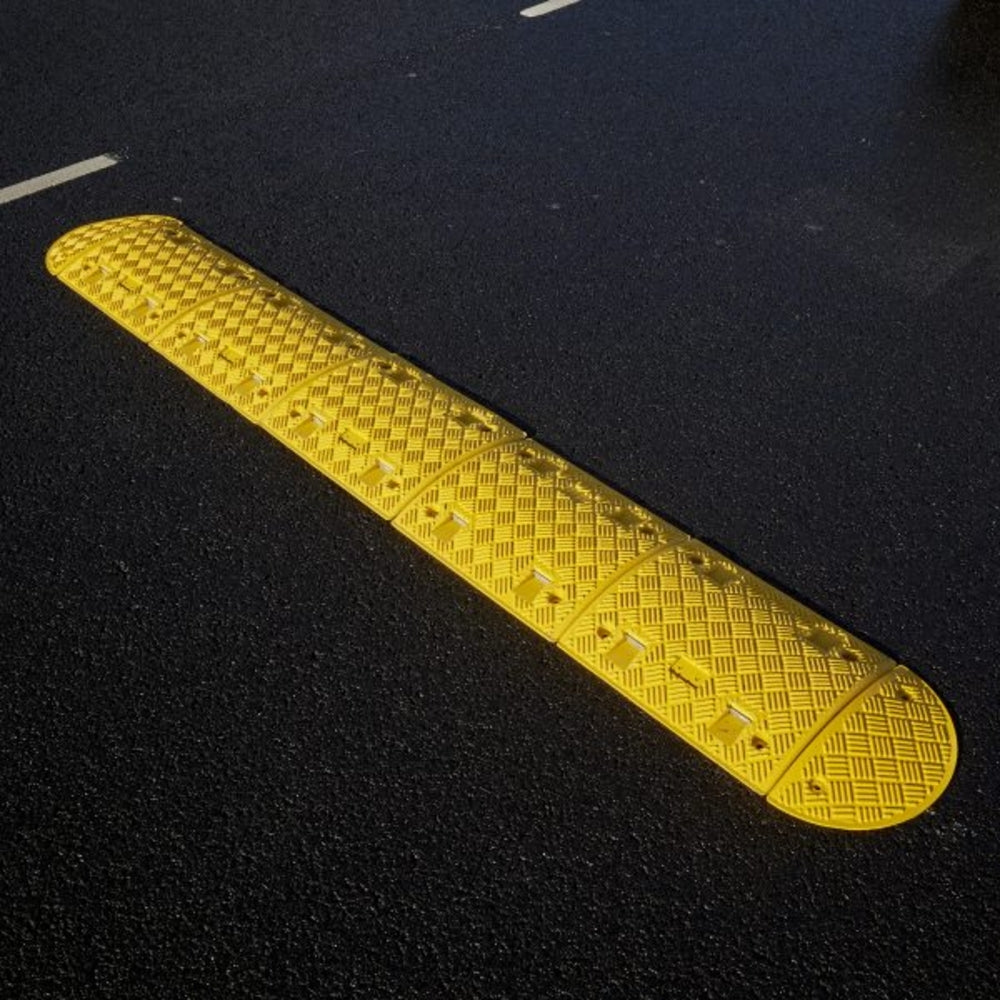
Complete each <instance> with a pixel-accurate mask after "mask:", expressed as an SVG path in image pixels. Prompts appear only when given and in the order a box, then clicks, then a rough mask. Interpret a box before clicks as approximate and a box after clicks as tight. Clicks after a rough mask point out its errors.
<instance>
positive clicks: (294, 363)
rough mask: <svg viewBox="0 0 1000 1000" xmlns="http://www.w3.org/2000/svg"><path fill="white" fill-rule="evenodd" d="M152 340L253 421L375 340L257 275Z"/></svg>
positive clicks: (182, 318) (202, 382)
mask: <svg viewBox="0 0 1000 1000" xmlns="http://www.w3.org/2000/svg"><path fill="white" fill-rule="evenodd" d="M150 345H151V346H152V347H153V349H154V350H157V351H159V352H160V353H161V354H163V355H165V356H166V357H167V358H169V359H170V360H171V361H172V362H173V363H174V364H175V365H177V366H178V367H180V368H183V369H184V371H186V372H187V373H188V374H189V375H190V376H191V377H192V378H194V379H197V380H198V381H199V382H200V383H201V384H202V385H203V386H205V388H206V389H209V390H210V391H211V392H214V393H215V394H216V395H217V396H220V397H221V398H222V399H224V400H225V401H226V402H227V403H229V404H230V405H231V406H234V407H235V408H236V409H237V410H239V411H240V413H242V414H243V415H244V416H245V417H247V418H248V419H250V420H254V421H256V420H258V419H259V418H260V417H262V416H263V415H264V413H265V411H266V410H267V409H268V408H270V407H272V406H274V405H275V402H276V401H279V400H280V399H281V398H282V397H283V396H284V395H285V394H286V393H287V392H288V391H290V390H291V389H293V388H295V387H296V386H297V385H300V384H301V383H303V382H305V381H307V380H308V379H311V378H313V377H314V376H316V375H318V374H320V373H322V372H324V371H326V370H327V369H329V368H331V367H333V366H334V365H337V364H340V363H342V362H344V361H349V360H351V359H354V358H359V357H362V356H363V355H364V354H366V353H367V352H368V351H370V350H371V347H372V345H371V344H370V343H369V342H368V341H367V340H365V339H364V338H363V337H361V336H359V335H358V334H356V333H355V332H354V331H353V330H351V329H350V328H348V327H346V326H344V325H343V324H342V323H339V322H338V321H337V320H335V319H333V318H332V317H330V316H326V315H324V314H323V313H321V312H319V310H316V309H313V308H312V307H311V306H308V305H306V304H305V303H302V302H300V301H299V300H297V299H294V298H292V297H290V296H288V295H285V294H283V293H281V292H278V291H276V290H275V289H273V288H270V287H266V286H264V285H262V284H261V283H260V282H255V283H254V284H253V285H251V286H248V287H244V288H237V289H235V290H233V291H229V292H226V293H225V294H224V295H218V296H215V297H213V298H211V299H209V300H208V301H207V302H206V303H204V304H203V305H199V306H196V307H195V308H194V309H192V310H190V311H189V312H187V313H185V314H184V315H183V316H182V317H181V318H180V319H178V320H177V321H176V322H174V323H170V324H168V325H167V327H166V328H165V329H164V330H162V332H160V333H158V334H157V335H156V336H155V337H154V338H153V340H152V341H151V342H150Z"/></svg>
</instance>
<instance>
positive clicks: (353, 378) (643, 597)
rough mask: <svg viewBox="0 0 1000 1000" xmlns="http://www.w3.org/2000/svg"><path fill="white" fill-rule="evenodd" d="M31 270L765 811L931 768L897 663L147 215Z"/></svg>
mask: <svg viewBox="0 0 1000 1000" xmlns="http://www.w3.org/2000/svg"><path fill="white" fill-rule="evenodd" d="M46 264H47V266H48V268H49V270H50V271H51V272H52V273H53V274H55V275H57V276H58V277H59V279H60V280H61V281H63V282H65V283H66V284H67V285H68V286H69V287H70V288H72V289H73V290H74V291H76V292H78V293H79V294H80V295H82V296H83V297H84V298H86V299H87V300H88V301H90V302H92V303H93V304H94V305H96V306H97V307H98V309H100V310H102V311H103V312H104V313H106V314H107V315H108V316H110V317H111V318H112V319H114V320H115V321H116V322H117V323H119V324H120V325H121V326H123V327H125V329H127V330H129V331H130V332H132V333H133V334H135V335H136V336H137V337H139V338H140V339H141V340H143V341H146V342H148V343H149V344H150V345H151V346H152V347H153V349H154V350H156V351H158V352H159V353H160V354H162V355H163V356H164V357H166V358H168V359H169V360H170V361H172V362H173V363H174V364H175V365H177V366H178V367H179V368H181V369H182V370H184V371H185V372H187V373H188V374H189V375H190V376H191V377H192V378H194V379H196V380H197V381H198V382H200V383H201V384H202V385H204V386H205V387H206V388H207V389H209V390H210V391H211V392H213V393H214V394H215V395H217V396H218V397H220V398H221V399H223V400H225V401H226V402H227V403H229V404H230V405H231V406H233V407H234V408H235V409H236V410H237V411H238V412H240V413H241V414H242V415H243V416H245V417H246V418H247V419H249V420H251V421H253V422H254V423H257V424H259V425H260V426H262V427H264V428H265V429H266V430H267V431H268V432H270V433H271V434H272V435H274V436H275V437H276V438H277V439H278V440H280V441H282V442H283V443H284V444H286V445H287V446H288V447H289V448H291V449H293V450H294V451H295V452H297V453H298V454H299V455H301V456H302V457H303V458H305V459H306V460H307V461H308V462H310V463H311V464H312V465H314V466H315V467H316V468H317V469H319V470H320V471H321V472H322V473H323V474H324V475H326V476H328V477H329V478H330V479H332V480H333V481H334V482H336V483H338V484H339V485H341V486H342V487H344V488H345V489H346V490H348V491H349V492H350V493H352V494H353V495H354V496H356V497H357V498H358V499H360V500H361V501H362V502H364V503H365V504H367V505H368V506H369V507H371V508H372V509H373V510H375V511H376V512H377V513H379V514H380V515H381V516H382V517H384V518H387V519H389V520H390V521H391V522H392V523H393V524H394V525H395V526H396V527H397V528H399V530H400V531H401V532H402V533H403V534H404V535H406V536H407V537H409V538H410V539H411V540H413V541H414V542H416V544H418V545H419V546H421V547H422V548H423V549H425V550H426V551H428V552H429V553H431V554H432V555H433V556H434V557H435V558H436V559H438V560H439V561H440V562H443V563H444V564H445V565H446V566H448V567H450V568H451V569H452V570H454V571H455V572H456V573H458V574H460V575H461V576H462V577H463V578H465V579H466V580H468V581H469V582H470V583H472V584H473V585H474V586H475V587H477V588H478V589H479V590H481V591H482V592H483V593H484V594H487V595H488V596H489V597H491V598H492V599H493V600H495V601H496V602H498V603H499V604H500V605H501V606H503V607H504V608H506V609H507V610H508V611H509V612H510V613H511V614H513V615H514V616H516V617H517V618H518V619H520V620H521V621H522V622H524V623H525V624H527V625H529V626H531V627H532V628H533V629H535V630H536V631H537V632H539V633H540V634H541V635H543V636H545V637H546V638H547V639H548V640H550V641H553V642H558V644H559V646H560V648H562V649H563V650H565V651H566V652H567V653H568V654H569V655H570V656H572V657H573V658H574V659H576V660H577V661H578V662H579V663H581V664H583V665H584V666H586V667H587V668H588V669H589V670H591V671H592V672H593V673H594V674H596V675H597V676H599V677H600V678H602V679H603V680H604V681H606V682H607V683H608V684H611V685H612V686H613V687H614V688H616V689H617V690H618V691H620V692H621V693H622V694H624V695H625V696H626V697H628V698H630V699H631V700H632V701H633V702H635V703H636V704H637V705H639V706H640V707H641V708H643V709H644V710H645V711H646V712H648V713H650V714H651V715H652V716H653V717H654V718H656V719H657V720H658V721H659V722H661V723H662V724H663V725H664V726H666V727H667V728H668V729H670V730H671V731H672V732H674V733H676V734H677V735H678V736H680V737H681V738H682V739H684V740H686V741H687V742H688V743H690V744H691V745H692V746H694V747H696V748H697V749H699V750H700V751H701V752H702V753H704V754H705V755H706V756H708V757H709V758H711V759H712V760H714V761H715V762H716V763H717V764H719V765H720V766H721V767H723V768H724V769H725V770H727V771H728V772H729V773H731V774H733V775H734V776H735V777H737V778H738V779H739V780H740V781H742V782H743V783H744V784H746V785H748V786H749V787H750V788H752V789H754V790H755V791H756V792H758V793H761V794H764V795H767V798H768V801H769V802H771V803H772V804H773V805H775V806H777V807H778V808H779V809H782V810H784V811H785V812H787V813H790V814H791V815H793V816H795V817H797V818H799V819H802V820H805V821H807V822H810V823H816V824H819V825H822V826H831V827H838V828H841V829H848V830H867V829H876V828H879V827H883V826H888V825H891V824H894V823H899V822H902V821H903V820H906V819H910V818H911V817H913V816H915V815H917V814H918V813H920V812H921V811H922V810H924V809H925V808H926V807H927V806H928V805H929V804H930V803H931V802H933V801H934V800H935V799H936V798H937V796H938V795H940V794H941V792H942V791H943V789H944V788H945V787H946V785H947V783H948V781H949V780H950V778H951V775H952V772H953V771H954V768H955V761H956V756H957V737H956V734H955V728H954V725H953V724H952V721H951V719H950V717H949V715H948V712H947V710H946V709H945V707H944V706H943V704H942V703H941V701H940V699H939V698H938V697H937V695H935V693H934V692H933V691H932V690H931V689H930V688H929V687H928V686H927V685H926V684H925V683H924V682H923V681H921V680H920V679H919V678H917V677H916V676H915V675H914V674H912V673H911V672H910V671H908V670H907V669H906V668H905V667H900V666H897V665H895V664H894V663H893V661H892V660H890V659H889V658H888V657H886V656H885V655H884V654H882V653H879V652H878V651H877V650H875V649H873V648H872V647H871V646H869V645H867V644H865V643H863V642H861V641H860V640H858V639H857V638H855V637H854V636H851V635H850V634H849V633H847V632H845V631H844V630H843V629H841V628H839V627H837V626H836V625H833V624H832V623H830V622H828V621H826V620H825V619H823V618H822V617H821V616H819V615H817V614H816V613H815V612H813V611H811V610H809V609H808V608H806V607H804V606H803V605H801V604H799V603H798V602H796V601H794V600H792V599H791V598H789V597H787V596H786V595H784V594H782V593H781V592H780V591H778V590H776V589H775V588H774V587H772V586H770V585H769V584H766V583H764V582H763V581H761V580H760V579H758V578H756V577H755V576H753V575H752V574H751V573H749V572H747V571H746V570H745V569H743V568H742V567H740V566H738V565H737V564H736V563H734V562H732V560H730V559H728V558H727V557H725V556H723V555H721V554H720V553H718V552H715V551H714V550H712V549H710V548H709V547H707V546H705V545H703V544H702V543H700V542H697V541H695V540H694V539H691V538H688V537H687V536H686V535H685V534H684V533H683V532H682V531H680V530H679V529H677V528H675V527H674V526H673V525H670V524H668V523H667V522H665V521H663V520H662V519H661V518H658V517H656V516H655V515H653V514H651V513H650V512H649V511H647V510H645V509H644V508H643V507H641V506H639V505H638V504H636V503H634V502H633V501H631V500H629V499H627V498H626V497H624V496H622V495H621V494H619V493H617V492H615V491H614V490H612V489H611V488H610V487H608V486H606V485H604V484H603V483H600V482H598V481H597V480H596V479H594V478H593V477H592V476H590V475H588V474H587V473H585V472H583V471H582V470H581V469H578V468H576V467H575V466H573V465H572V464H570V463H569V462H567V461H566V460H565V459H563V458H561V457H560V456H558V455H556V454H555V453H554V452H552V451H550V450H549V449H547V448H545V447H543V446H542V445H539V444H538V443H537V442H535V441H530V440H528V439H527V438H526V437H525V434H524V432H523V431H521V430H519V429H518V428H517V427H515V426H513V425H512V424H510V423H509V422H508V421H505V420H503V419H502V418H501V417H499V416H497V415H496V414H495V413H493V412H492V411H490V410H488V409H486V408H485V407H483V406H481V405H479V404H478V403H475V402H474V401H472V400H470V399H468V398H466V397H465V396H463V395H462V394H461V393H459V392H457V391H456V390H454V389H452V388H450V387H449V386H446V385H444V384H442V383H441V382H439V381H438V380H436V379H434V378H432V377H431V376H430V375H428V374H427V373H426V372H423V371H421V370H420V369H419V368H417V367H416V366H414V365H413V364H411V363H410V362H408V361H406V360H405V359H403V358H401V357H399V356H397V355H395V354H392V353H391V352H389V351H387V350H385V349H384V348H382V347H380V346H378V345H376V344H374V343H373V342H372V341H370V340H368V339H366V338H365V337H363V336H362V335H361V334H359V333H358V332H356V331H354V330H352V329H350V328H349V327H347V326H345V325H344V324H343V323H341V322H340V321H339V320H336V319H334V318H333V317H331V316H328V315H326V314H325V313H323V312H321V311H320V310H318V309H316V308H315V307H314V306H312V305H310V304H309V303H307V302H305V301H303V300H302V299H300V298H298V297H297V296H295V295H293V294H292V293H291V292H289V291H287V290H286V289H284V288H282V287H281V286H280V285H277V284H276V283H275V282H274V281H272V280H271V279H270V278H268V277H266V276H264V275H262V274H260V273H259V272H257V271H255V270H253V269H252V268H250V267H249V266H247V265H246V264H244V263H243V262H242V261H240V260H238V259H237V258H235V257H233V256H232V255H231V254H229V253H227V252H226V251H224V250H221V249H220V248H219V247H216V246H215V245H213V244H212V243H210V242H208V241H207V240H205V239H204V238H203V237H201V236H199V235H197V234H196V233H194V232H192V231H191V230H190V229H188V228H187V227H185V226H184V225H183V223H181V222H179V221H177V220H176V219H172V218H169V217H165V216H153V215H149V216H134V217H130V218H123V219H110V220H107V221H105V222H98V223H94V224H93V225H88V226H83V227H81V228H79V229H75V230H73V231H72V232H70V233H67V234H66V235H65V236H63V237H62V238H60V239H59V240H57V241H56V243H55V244H54V245H53V246H52V247H51V248H50V250H49V252H48V254H47V256H46Z"/></svg>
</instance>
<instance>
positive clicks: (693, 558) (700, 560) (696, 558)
mask: <svg viewBox="0 0 1000 1000" xmlns="http://www.w3.org/2000/svg"><path fill="white" fill-rule="evenodd" d="M688 562H689V563H691V565H692V566H704V565H705V557H704V556H703V555H700V554H699V553H697V552H692V553H690V555H688Z"/></svg>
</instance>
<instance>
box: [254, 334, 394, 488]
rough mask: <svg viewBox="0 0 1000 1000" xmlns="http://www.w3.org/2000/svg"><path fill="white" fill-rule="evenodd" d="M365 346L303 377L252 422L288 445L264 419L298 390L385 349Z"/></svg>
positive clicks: (271, 414) (371, 344)
mask: <svg viewBox="0 0 1000 1000" xmlns="http://www.w3.org/2000/svg"><path fill="white" fill-rule="evenodd" d="M365 346H366V347H368V348H369V349H368V350H367V351H366V352H365V353H363V354H359V355H358V356H357V357H354V358H344V359H343V360H342V361H337V362H336V363H335V364H332V365H330V366H329V367H327V368H321V369H320V370H319V371H318V372H315V373H314V374H312V375H310V376H309V378H306V379H303V380H302V381H301V382H299V383H298V384H296V385H294V386H292V387H291V388H289V389H287V390H285V392H283V393H282V394H281V395H280V396H278V397H277V398H276V399H273V400H272V401H271V402H270V403H269V404H268V405H267V408H266V409H265V410H264V412H263V413H261V414H259V415H258V416H257V417H256V418H255V419H253V418H252V423H255V424H257V425H259V426H260V427H263V428H264V430H266V431H267V432H268V434H270V435H271V436H272V437H274V438H276V439H277V440H278V441H281V443H282V444H284V445H285V447H288V445H287V444H286V442H284V441H282V439H281V437H280V436H279V435H278V434H275V433H274V432H273V431H271V430H270V428H268V427H266V426H265V424H264V421H265V420H267V419H269V418H270V417H272V416H273V415H274V413H275V411H277V410H278V409H279V408H280V407H281V406H282V404H284V403H287V402H288V397H289V396H291V395H294V394H295V393H297V392H302V391H303V390H305V389H309V388H310V387H311V386H312V385H313V384H314V383H316V382H319V381H320V380H321V379H324V378H326V377H327V376H328V375H331V374H333V372H335V371H336V370H337V369H338V368H343V367H344V366H345V365H350V364H353V363H354V362H355V361H359V360H361V359H362V358H366V357H372V356H374V355H375V354H377V353H379V352H381V351H382V350H383V349H382V348H381V347H380V346H379V345H378V344H374V343H371V342H369V344H368V345H365ZM290 450H291V449H290ZM327 478H329V477H327Z"/></svg>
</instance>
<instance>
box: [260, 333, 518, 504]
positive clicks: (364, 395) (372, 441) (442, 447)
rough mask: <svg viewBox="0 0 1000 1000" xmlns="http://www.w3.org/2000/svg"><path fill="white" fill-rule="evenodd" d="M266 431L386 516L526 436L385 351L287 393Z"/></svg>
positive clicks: (271, 413) (269, 416)
mask: <svg viewBox="0 0 1000 1000" xmlns="http://www.w3.org/2000/svg"><path fill="white" fill-rule="evenodd" d="M262 423H263V426H264V427H266V428H267V429H268V430H269V431H270V432H271V433H272V434H274V435H275V437H277V438H279V439H280V440H281V441H283V442H284V443H285V444H287V445H288V447H289V448H292V449H293V450H294V451H296V452H298V453H299V454H300V455H301V456H302V457H303V458H305V459H306V460H307V461H308V462H311V463H312V464H313V465H314V466H315V467H316V468H318V469H319V470H320V471H321V472H323V473H324V475H327V476H329V477H330V478H331V479H332V480H334V482H336V483H339V484H340V485H341V486H343V487H344V489H346V490H348V491H349V492H350V493H352V494H353V495H354V496H356V497H357V498H358V499H359V500H361V501H363V502H364V503H366V504H368V506H369V507H371V508H373V509H374V510H376V511H378V513H379V514H381V515H382V516H383V517H386V518H391V517H393V516H394V515H395V514H396V513H397V512H398V511H399V510H400V509H402V507H403V506H404V505H405V504H406V502H407V500H408V499H409V498H410V497H411V496H412V495H413V494H414V493H416V492H419V491H420V489H421V488H422V487H423V486H425V485H426V484H427V483H428V482H432V481H433V480H434V479H435V477H436V476H438V475H439V474H440V473H442V472H443V471H444V470H446V469H447V468H448V467H449V466H451V465H453V464H454V463H455V462H458V461H461V460H462V459H463V458H465V457H466V456H468V455H469V454H474V453H475V452H477V451H479V450H480V449H482V448H485V447H488V446H490V445H492V444H495V443H497V442H499V441H507V440H516V439H520V438H523V437H524V432H523V431H521V430H519V429H518V428H517V427H514V426H513V425H512V424H509V423H507V421H505V420H501V419H500V418H499V417H497V416H496V415H495V414H493V413H492V412H490V411H489V410H486V409H484V408H483V407H481V406H479V405H477V404H476V403H473V402H472V401H471V400H469V399H467V398H465V397H464V396H462V395H461V394H460V393H458V392H455V390H453V389H450V388H448V387H447V386H445V385H442V384H441V383H440V382H438V381H437V380H436V379H433V378H431V377H430V376H429V375H427V374H426V373H425V372H422V371H421V370H420V369H419V368H415V367H414V366H413V365H410V364H408V363H407V362H406V361H404V360H403V359H402V358H400V357H396V356H394V355H391V354H389V353H387V352H385V351H382V350H378V349H377V350H376V351H375V353H374V354H373V355H372V356H370V357H365V358H362V359H360V360H358V361H355V362H353V363H350V364H344V365H340V366H339V367H337V368H334V369H332V370H330V371H328V372H326V373H324V374H321V375H320V376H318V377H317V378H314V379H313V380H312V381H310V382H308V383H304V384H303V385H301V386H299V387H298V388H297V389H296V390H295V391H293V392H292V393H291V394H290V395H289V396H287V397H286V398H285V399H284V400H282V402H281V403H280V405H278V406H277V407H275V408H274V409H273V410H271V411H269V412H268V414H267V415H266V416H265V417H264V419H263V421H262Z"/></svg>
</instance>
